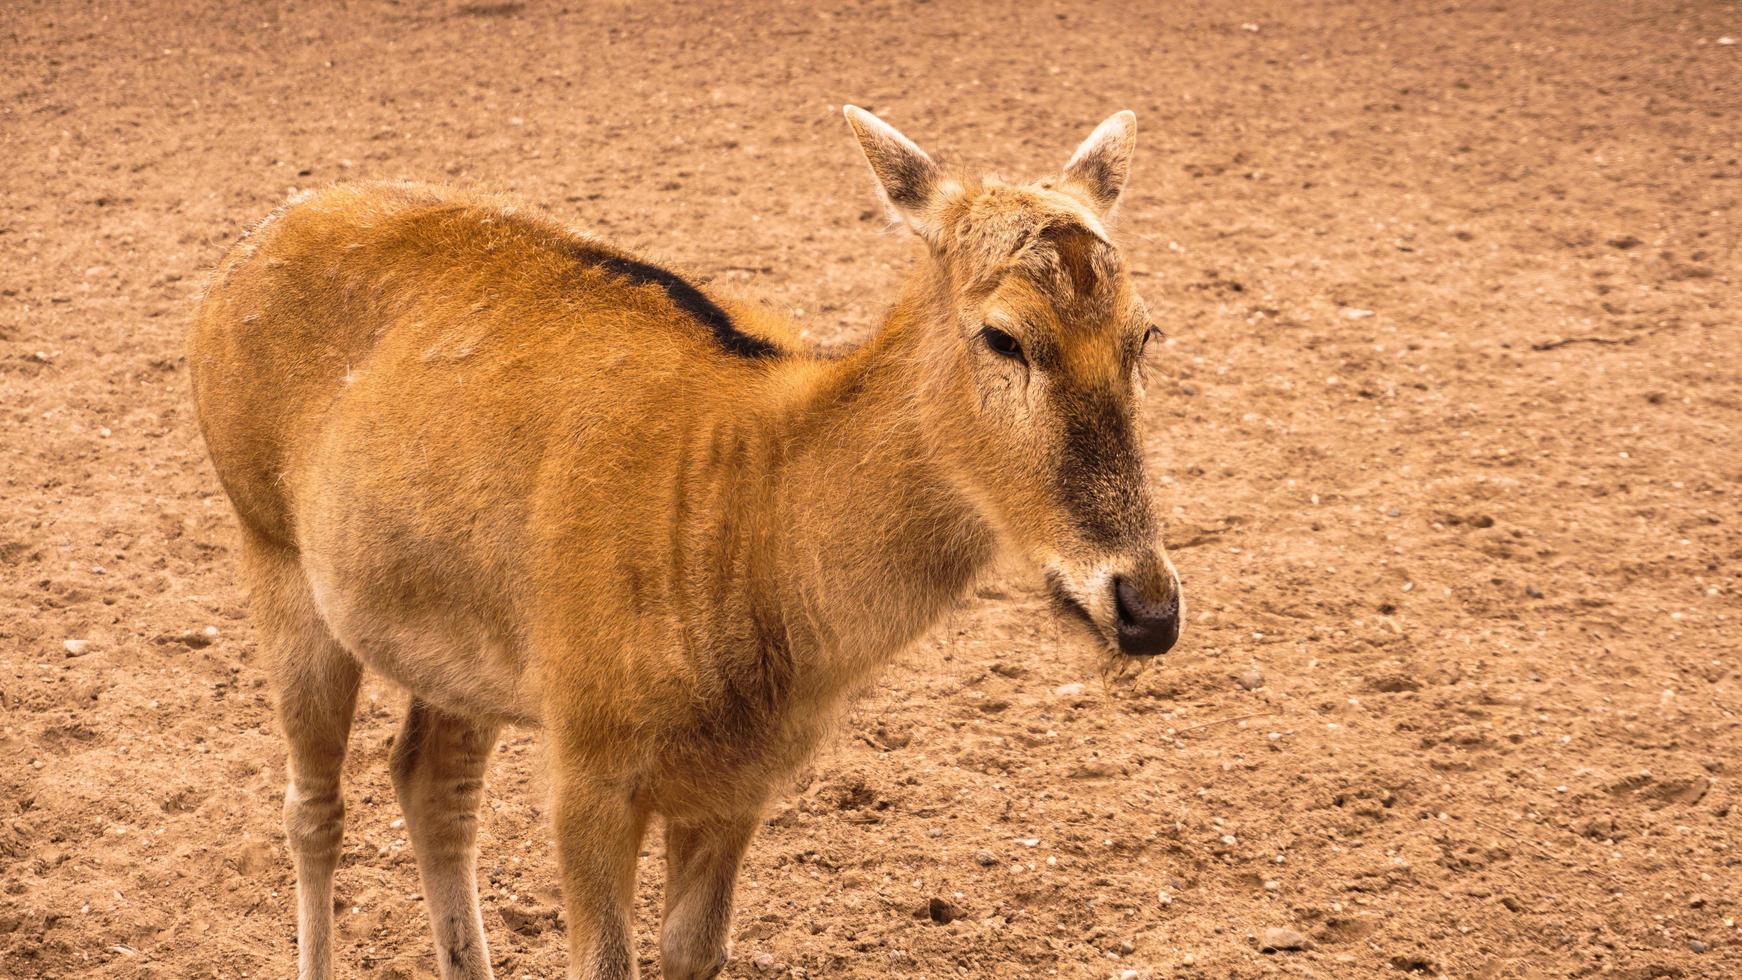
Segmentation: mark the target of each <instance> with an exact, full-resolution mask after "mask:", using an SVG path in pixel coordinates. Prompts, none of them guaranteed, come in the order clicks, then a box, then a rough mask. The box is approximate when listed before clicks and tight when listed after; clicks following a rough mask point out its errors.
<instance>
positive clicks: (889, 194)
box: [842, 105, 942, 242]
mask: <svg viewBox="0 0 1742 980" xmlns="http://www.w3.org/2000/svg"><path fill="white" fill-rule="evenodd" d="M842 112H844V113H845V114H846V116H847V125H849V126H851V127H853V135H855V136H857V137H859V149H861V150H863V151H865V162H866V163H869V164H870V165H871V173H872V175H873V176H875V177H876V178H877V191H878V196H879V197H881V198H883V204H884V206H885V207H886V208H888V210H889V217H890V218H891V219H892V220H894V221H899V222H901V223H903V224H905V225H907V226H908V227H909V228H912V229H913V230H914V231H915V232H916V233H918V235H919V237H921V238H923V239H925V240H926V241H928V242H935V241H936V240H937V232H938V227H937V216H936V210H937V209H936V207H935V205H936V203H937V199H938V197H939V194H938V188H939V184H940V183H941V182H942V181H941V178H940V176H939V171H938V165H937V164H936V163H933V162H932V158H931V157H929V156H927V155H926V152H925V151H924V150H922V149H920V148H919V145H918V144H916V143H915V142H914V141H913V140H910V139H908V138H907V137H905V136H903V135H901V133H900V131H898V130H897V129H896V128H895V127H894V126H891V125H889V124H888V123H886V122H884V121H883V120H881V119H879V118H877V117H876V116H873V115H872V114H871V113H869V112H866V111H865V110H864V109H861V108H859V107H858V106H856V105H850V106H843V107H842Z"/></svg>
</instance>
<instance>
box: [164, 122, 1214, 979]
mask: <svg viewBox="0 0 1742 980" xmlns="http://www.w3.org/2000/svg"><path fill="white" fill-rule="evenodd" d="M844 112H845V115H846V118H847V122H848V124H849V125H850V127H851V129H852V131H853V133H854V134H855V135H856V137H857V139H858V142H859V146H860V149H861V150H862V151H863V154H864V157H865V159H866V161H867V162H868V163H869V165H870V169H871V171H872V174H873V176H874V178H875V184H876V187H877V189H878V192H879V195H880V197H881V198H882V201H883V203H884V204H885V206H886V208H887V210H888V213H889V216H890V218H891V221H892V223H893V226H894V227H905V228H906V229H908V230H910V231H911V232H913V233H914V235H915V236H916V237H917V239H918V241H919V243H920V244H921V246H922V248H920V249H917V250H916V251H918V252H919V253H920V254H919V256H918V257H917V259H916V261H915V264H914V269H913V272H912V274H911V276H910V277H909V279H908V281H907V282H906V284H905V286H904V287H903V288H902V290H901V291H900V293H899V295H898V297H896V298H895V300H894V303H893V305H892V306H891V307H890V309H889V312H888V314H887V316H886V318H885V319H884V320H883V321H882V323H881V325H880V326H879V327H878V328H877V329H876V330H875V332H874V333H873V335H872V336H871V337H870V338H869V339H868V340H866V341H865V342H864V343H863V344H861V345H860V346H858V347H857V348H855V349H853V350H851V351H850V352H847V353H844V354H839V355H837V356H824V355H823V354H820V353H817V352H815V351H813V350H811V349H810V347H809V346H808V345H807V344H806V343H805V342H804V341H803V339H802V336H801V334H800V333H799V330H798V327H797V326H796V324H795V322H794V321H793V320H792V319H791V318H789V317H786V316H784V315H782V314H779V313H776V312H773V311H771V310H770V309H768V308H766V307H765V306H763V305H761V304H758V303H756V302H752V301H749V300H746V299H742V298H735V297H729V296H725V295H721V293H723V291H721V290H716V289H712V288H704V286H703V285H698V284H697V283H696V282H695V281H692V280H690V279H687V278H685V277H683V276H682V275H679V274H678V273H676V272H673V271H671V270H669V269H667V268H665V267H663V266H660V265H657V264H655V263H653V262H651V261H649V260H647V259H644V258H641V257H638V256H636V255H633V254H631V253H630V252H628V251H625V250H622V249H619V248H616V247H614V246H612V245H610V244H607V243H606V242H604V241H602V240H600V239H599V238H596V237H594V236H592V235H589V234H586V233H582V232H579V231H575V230H572V229H570V228H568V227H565V226H564V225H563V224H561V223H559V222H558V221H556V220H555V219H553V218H551V217H548V216H545V215H543V214H542V213H539V212H537V211H534V210H531V209H529V208H527V207H526V206H523V205H521V204H518V203H516V202H514V201H511V200H508V199H504V198H496V197H491V196H489V195H486V194H483V193H480V192H473V191H462V190H458V189H453V188H447V187H440V186H433V185H424V184H416V183H366V184H341V185H335V186H332V187H329V188H326V189H323V190H320V191H316V192H311V193H307V194H305V195H304V196H303V197H302V198H300V199H296V200H293V201H292V202H291V203H290V204H287V205H286V206H285V207H283V208H281V209H279V210H278V211H276V212H274V213H273V214H272V215H270V216H268V218H267V219H266V220H265V221H264V222H263V223H262V224H261V225H259V226H257V227H256V228H255V229H253V230H252V231H251V232H249V233H247V234H245V235H244V236H243V237H242V238H241V239H240V240H239V241H238V242H237V243H236V244H235V245H233V246H232V247H231V249H230V250H229V251H228V252H227V253H226V254H225V255H224V256H223V258H222V259H221V260H220V261H219V263H218V265H217V266H216V268H215V270H214V272H213V274H212V277H211V280H210V282H209V283H208V285H207V288H206V292H205V295H204V297H203V299H202V301H201V303H200V306H199V309H198V312H197V315H196V317H195V319H194V324H193V327H192V330H191V336H190V340H189V354H188V362H189V365H190V377H191V382H192V389H193V398H194V402H195V405H196V408H197V417H198V420H199V427H200V431H201V433H202V435H203V437H204V440H205V442H206V445H207V447H208V449H209V453H210V457H211V460H212V464H213V467H214V469H215V470H216V474H217V477H218V480H219V482H220V484H221V486H222V488H223V490H224V492H225V494H226V495H227V497H228V498H229V501H230V502H231V504H232V505H233V508H234V510H235V514H236V518H237V522H238V524H239V525H240V547H239V564H240V577H241V579H242V582H243V584H244V586H245V587H246V590H247V592H248V593H249V596H250V605H251V610H252V613H251V615H252V618H253V621H254V623H255V625H256V630H257V635H258V649H259V651H260V652H261V659H262V662H263V666H264V669H265V671H266V673H267V675H268V681H269V683H270V687H271V690H272V693H273V702H274V706H275V713H276V717H277V721H278V723H279V725H280V727H281V728H282V732H283V736H284V739H285V744H286V762H285V768H286V770H287V777H288V785H287V788H286V791H285V797H284V828H285V835H286V838H287V840H288V845H289V853H290V856H291V858H292V862H293V864H294V868H295V877H296V900H295V901H296V917H297V918H296V923H297V924H296V928H297V975H298V976H299V977H300V978H302V980H325V978H327V977H330V976H331V975H332V972H333V968H334V954H333V905H332V902H333V878H334V873H335V868H336V866H337V864H338V860H339V854H340V842H341V837H342V834H343V827H344V820H345V803H344V799H343V795H342V791H341V769H342V768H343V764H344V760H345V753H346V742H347V738H348V735H349V731H350V728H351V724H352V717H353V714H354V711H355V707H356V702H357V697H358V688H359V684H360V679H361V677H362V675H363V673H364V672H365V671H370V672H373V673H375V674H378V675H380V676H382V677H384V678H386V679H387V680H388V681H390V682H392V683H393V684H395V685H396V686H398V687H402V688H404V689H405V690H406V691H407V692H408V694H409V707H408V709H407V712H406V715H405V717H404V721H403V725H402V727H401V728H400V729H399V731H398V733H397V734H396V735H395V736H394V739H393V743H392V749H391V754H390V769H391V777H392V784H393V787H394V791H395V794H396V796H397V797H398V801H399V804H400V807H401V809H402V811H403V815H404V821H405V827H406V830H407V836H408V837H409V839H410V843H411V846H412V851H413V854H414V857H415V862H416V866H417V871H418V875H419V878H420V879H421V884H422V889H423V895H424V898H425V905H426V908H427V909H428V913H429V920H430V925H431V928H432V931H433V933H434V939H435V944H436V951H437V955H436V961H437V967H438V970H439V972H440V975H441V976H443V977H444V978H468V980H470V978H488V977H490V976H491V975H492V971H491V961H490V955H489V947H488V944H487V942H486V937H485V928H484V922H483V918H482V915H481V912H480V907H479V902H478V895H477V882H476V858H477V833H478V826H479V819H478V815H477V811H478V807H479V804H480V800H481V798H482V796H483V792H484V777H485V770H486V769H487V768H488V763H489V760H490V758H491V756H492V755H493V754H494V753H495V746H496V743H497V739H498V735H499V733H500V732H501V730H502V729H503V728H504V726H526V727H531V728H534V729H537V730H539V732H540V741H541V746H542V749H543V753H542V755H543V758H544V761H543V763H542V765H543V767H544V769H543V772H544V774H545V777H546V780H545V781H546V783H547V785H548V792H549V794H550V800H549V807H548V811H549V819H550V822H551V831H552V835H553V837H554V842H555V857H556V864H557V870H558V874H559V878H560V882H561V889H562V896H563V897H562V904H563V912H564V915H565V916H566V921H567V930H568V937H569V951H568V952H569V975H570V976H571V977H573V978H577V980H579V978H585V980H623V978H634V977H636V976H637V975H638V972H639V961H638V956H637V955H636V953H635V946H634V941H633V936H632V921H631V908H632V900H633V892H634V888H635V878H636V867H637V859H638V853H639V848H640V845H641V842H642V840H643V837H644V835H645V834H646V832H647V830H648V827H649V824H650V822H651V821H652V820H653V818H654V817H658V818H659V821H660V823H661V826H662V828H663V834H664V840H665V859H666V884H665V895H664V910H663V918H662V922H661V925H660V930H659V941H658V950H659V964H660V968H661V971H662V973H663V975H664V976H667V977H677V978H705V977H711V976H714V975H716V974H717V973H718V972H719V971H720V970H721V969H722V968H723V966H724V964H725V963H727V962H728V953H729V950H728V940H729V930H730V923H731V916H732V904H733V891H734V887H735V882H736V880H737V877H738V874H739V869H740V866H741V864H742V862H743V861H744V858H745V854H746V852H747V850H748V848H749V846H750V843H751V840H752V838H753V837H754V836H755V833H756V830H757V828H758V826H759V825H760V823H761V822H762V820H763V814H764V812H765V808H766V807H767V806H768V805H769V804H770V802H771V801H772V800H773V799H774V797H775V796H776V795H777V794H778V793H780V792H782V791H783V790H784V789H786V788H787V787H788V785H789V784H790V781H791V780H792V779H793V778H794V775H795V773H797V772H798V771H799V770H800V769H801V768H802V767H803V766H804V765H805V764H806V763H807V761H808V760H809V758H810V757H811V756H812V754H813V752H814V750H815V749H816V747H817V746H818V744H819V743H820V741H821V740H822V739H823V737H824V735H825V734H826V732H827V730H828V729H829V727H830V725H831V724H832V723H833V722H835V721H836V720H837V719H838V718H839V717H840V716H841V714H842V713H843V711H844V708H845V706H846V705H847V704H849V703H850V702H851V701H852V697H853V695H854V694H855V693H856V692H859V691H861V690H863V689H864V688H865V687H866V686H867V685H868V684H869V683H870V678H871V677H872V676H873V674H874V672H875V670H876V669H877V668H878V667H879V666H880V665H882V664H885V663H887V662H888V661H890V660H891V659H892V658H893V657H895V656H897V655H898V654H900V653H901V652H902V651H903V650H905V649H907V648H909V647H911V646H913V645H914V644H915V643H916V641H917V640H918V639H920V638H921V637H922V636H924V635H925V633H926V632H927V630H928V628H929V627H931V626H932V625H933V624H934V623H936V622H937V621H938V620H939V619H940V618H941V617H942V616H944V615H945V614H946V613H947V612H948V611H949V610H951V609H952V608H955V607H956V606H958V605H959V604H960V603H962V602H963V601H964V600H965V598H966V597H967V596H968V595H969V594H970V593H971V592H972V591H973V590H974V588H975V585H976V582H978V581H980V580H982V577H983V576H984V575H985V574H986V572H987V570H988V569H991V568H994V567H1003V566H1001V565H1000V564H999V563H1001V562H1004V561H1005V560H1007V559H1008V560H1011V561H1016V562H1025V563H1026V565H1025V566H1024V567H1027V568H1029V569H1030V570H1031V573H1032V574H1034V575H1035V582H1036V587H1037V588H1039V589H1040V590H1041V591H1042V593H1043V595H1045V596H1047V597H1048V599H1049V602H1048V606H1049V608H1050V609H1051V610H1052V611H1053V612H1055V613H1056V616H1057V619H1058V621H1059V622H1061V623H1063V624H1065V626H1064V629H1066V630H1067V631H1069V632H1070V633H1072V634H1075V635H1079V636H1081V637H1082V639H1083V641H1084V642H1085V643H1086V644H1087V647H1088V648H1089V649H1090V650H1092V651H1096V652H1097V653H1098V655H1099V656H1100V657H1101V658H1103V662H1104V663H1119V664H1134V665H1143V664H1147V663H1150V662H1151V660H1150V659H1149V658H1155V657H1157V656H1158V655H1160V654H1163V653H1165V652H1166V651H1167V650H1168V649H1169V648H1171V647H1172V646H1174V644H1175V643H1176V641H1177V640H1178V637H1179V632H1180V622H1181V619H1182V612H1183V610H1182V600H1181V589H1180V581H1179V576H1178V574H1177V572H1176V571H1175V569H1174V566H1173V564H1172V562H1171V561H1170V559H1169V558H1168V555H1167V551H1166V549H1165V547H1164V546H1163V543H1162V540H1161V534H1160V530H1159V521H1158V519H1157V516H1156V513H1155V510H1156V508H1155V505H1154V502H1153V499H1152V493H1151V488H1150V486H1149V484H1148V482H1147V480H1146V477H1145V462H1144V454H1143V446H1142V441H1141V439H1140V429H1139V423H1140V407H1141V400H1142V392H1143V380H1144V377H1145V373H1146V370H1147V369H1146V368H1145V360H1146V354H1147V353H1150V352H1151V349H1152V348H1153V347H1154V346H1155V345H1153V344H1152V343H1151V341H1152V340H1153V339H1154V338H1156V337H1157V336H1160V332H1159V331H1158V330H1157V329H1156V327H1155V326H1154V325H1153V324H1152V323H1151V321H1150V317H1149V314H1148V311H1147V308H1146V307H1145V305H1144V302H1143V300H1142V298H1141V297H1139V295H1138V293H1137V291H1136V288H1135V287H1134V286H1133V284H1132V275H1131V273H1130V271H1129V270H1128V269H1127V268H1126V266H1125V264H1124V262H1123V259H1122V253H1121V251H1120V249H1119V248H1118V246H1117V245H1116V244H1115V243H1114V239H1113V238H1112V237H1111V233H1110V231H1109V223H1110V218H1111V216H1112V213H1113V211H1114V208H1115V205H1116V204H1117V203H1118V202H1119V200H1120V197H1121V194H1122V192H1123V190H1124V187H1125V184H1126V182H1127V179H1128V177H1129V175H1130V172H1131V159H1132V154H1133V151H1134V149H1135V142H1136V120H1135V116H1134V115H1133V114H1132V113H1131V112H1129V111H1127V112H1121V113H1118V114H1116V115H1114V116H1112V117H1111V118H1109V119H1107V120H1106V121H1105V122H1103V123H1102V124H1100V126H1099V127H1097V128H1096V129H1095V130H1094V131H1093V132H1092V133H1091V134H1090V135H1089V137H1088V138H1087V139H1086V140H1084V141H1083V142H1082V144H1081V145H1080V146H1079V147H1078V148H1077V149H1076V151H1075V153H1074V154H1073V155H1072V156H1071V157H1070V158H1069V160H1068V162H1067V163H1066V164H1065V165H1064V167H1063V168H1062V170H1060V171H1058V172H1056V173H1054V174H1052V175H1050V176H1047V177H1044V178H1042V179H1039V180H1036V181H1031V182H1007V181H1004V180H1001V179H999V178H996V177H992V176H984V177H974V176H962V175H958V174H956V173H955V172H954V171H952V170H946V169H945V168H944V167H942V166H940V165H939V164H938V163H937V162H936V161H934V160H933V158H932V157H931V156H930V155H928V154H927V153H926V152H925V151H924V150H922V149H920V147H919V146H918V145H917V144H915V143H914V142H913V141H912V140H910V139H908V138H907V137H906V136H904V135H902V134H901V133H900V132H899V131H897V130H896V129H895V128H894V127H892V126H890V125H889V124H888V123H886V122H884V121H883V120H881V119H879V118H878V117H876V116H875V115H873V114H871V113H870V112H867V111H865V110H862V109H859V108H856V107H853V106H846V107H844Z"/></svg>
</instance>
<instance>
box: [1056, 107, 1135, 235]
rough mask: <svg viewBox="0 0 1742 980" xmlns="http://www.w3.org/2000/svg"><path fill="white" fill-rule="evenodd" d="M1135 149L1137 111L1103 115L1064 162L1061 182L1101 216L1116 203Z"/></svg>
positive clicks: (1127, 174) (1129, 172)
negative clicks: (1104, 116) (1066, 161)
mask: <svg viewBox="0 0 1742 980" xmlns="http://www.w3.org/2000/svg"><path fill="white" fill-rule="evenodd" d="M1136 152H1137V114H1136V113H1134V112H1132V111H1131V110H1130V109H1127V110H1125V111H1124V112H1117V113H1114V114H1113V115H1111V116H1109V117H1107V121H1106V122H1104V123H1102V124H1101V125H1099V126H1096V127H1095V131H1094V132H1092V133H1090V134H1089V138H1088V139H1086V140H1084V141H1083V145H1081V146H1079V147H1077V152H1075V153H1073V154H1071V160H1070V162H1069V163H1067V164H1065V172H1064V182H1065V183H1066V184H1068V185H1070V187H1071V188H1073V189H1075V190H1076V191H1078V192H1079V193H1081V194H1082V196H1083V197H1084V198H1085V199H1086V200H1087V201H1088V203H1089V205H1090V206H1091V207H1093V208H1094V209H1095V212H1096V213H1097V214H1099V215H1101V216H1103V217H1105V216H1106V215H1107V213H1108V212H1110V211H1112V210H1113V205H1115V204H1118V203H1119V193H1120V192H1121V191H1123V190H1124V189H1125V181H1126V180H1127V179H1128V178H1130V176H1131V157H1132V155H1133V154H1134V153H1136Z"/></svg>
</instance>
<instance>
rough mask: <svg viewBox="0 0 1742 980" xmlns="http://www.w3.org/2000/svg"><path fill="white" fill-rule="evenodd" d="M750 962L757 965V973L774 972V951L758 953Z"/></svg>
mask: <svg viewBox="0 0 1742 980" xmlns="http://www.w3.org/2000/svg"><path fill="white" fill-rule="evenodd" d="M750 962H751V964H752V965H753V966H755V967H756V972H757V973H773V972H774V954H773V953H757V954H756V956H755V957H753V958H752V959H751V960H750Z"/></svg>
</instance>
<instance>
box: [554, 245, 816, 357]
mask: <svg viewBox="0 0 1742 980" xmlns="http://www.w3.org/2000/svg"><path fill="white" fill-rule="evenodd" d="M576 257H577V258H579V259H580V260H581V261H583V262H586V263H588V264H589V265H596V266H598V267H599V268H601V269H603V270H605V271H606V272H607V273H609V274H611V275H613V276H617V277H620V278H623V279H627V280H629V281H630V282H631V283H633V284H635V285H637V286H648V285H652V286H658V287H659V288H660V289H662V290H664V291H665V295H666V298H667V299H669V300H671V302H672V305H674V306H676V307H677V308H678V309H680V310H682V311H684V312H685V313H687V314H689V315H690V317H692V318H693V319H695V320H698V321H700V322H701V324H702V325H703V326H705V327H707V328H708V329H709V330H711V331H713V333H714V339H715V340H717V341H719V342H720V346H721V347H724V348H725V349H726V352H727V353H728V354H732V355H734V356H737V357H752V358H760V357H779V356H780V355H781V353H782V352H781V350H780V348H778V347H776V346H774V345H773V344H771V343H769V342H768V341H766V340H763V339H762V338H761V337H754V336H751V335H750V334H747V333H745V332H744V331H742V330H739V329H738V326H737V324H734V323H733V322H732V318H731V317H730V316H728V315H727V313H726V311H725V310H722V309H720V307H719V305H718V304H716V303H715V302H714V301H713V300H711V299H709V298H708V297H707V296H706V294H704V293H703V292H702V291H701V290H699V289H697V288H696V287H694V286H692V285H690V284H689V283H688V282H686V281H685V280H684V279H683V277H681V276H679V275H678V274H677V273H675V272H672V271H671V270H670V269H662V268H660V267H659V266H657V265H653V264H651V263H648V262H642V261H640V260H638V259H631V258H625V257H623V256H620V255H609V254H605V253H602V252H594V251H591V250H586V249H578V250H576Z"/></svg>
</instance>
